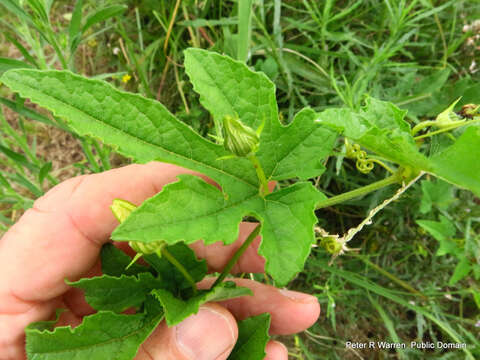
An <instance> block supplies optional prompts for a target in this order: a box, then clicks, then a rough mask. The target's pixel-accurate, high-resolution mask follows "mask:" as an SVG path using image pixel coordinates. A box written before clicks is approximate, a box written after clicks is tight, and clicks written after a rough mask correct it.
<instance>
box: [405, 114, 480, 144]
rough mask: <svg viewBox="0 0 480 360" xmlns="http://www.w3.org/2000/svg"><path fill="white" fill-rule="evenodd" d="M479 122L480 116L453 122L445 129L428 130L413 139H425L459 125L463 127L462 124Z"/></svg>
mask: <svg viewBox="0 0 480 360" xmlns="http://www.w3.org/2000/svg"><path fill="white" fill-rule="evenodd" d="M479 122H480V117H478V118H476V119H473V120H470V121H465V122H460V123H457V124H453V125H451V126H448V127H445V128H443V129H440V130H436V131H432V132H428V133H426V134H423V135H419V136H415V137H414V138H413V139H414V140H420V139H424V138H427V137H431V136H434V135H438V134H441V133H444V132H447V131H450V130H453V129H456V128H459V127H462V126H465V125H472V124H475V123H479Z"/></svg>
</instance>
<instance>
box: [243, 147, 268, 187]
mask: <svg viewBox="0 0 480 360" xmlns="http://www.w3.org/2000/svg"><path fill="white" fill-rule="evenodd" d="M248 159H249V160H250V161H251V162H252V164H253V167H254V168H255V171H256V172H257V176H258V180H260V183H261V184H262V188H261V189H260V194H261V195H262V196H265V195H268V194H269V193H270V191H269V189H268V180H267V177H266V176H265V173H264V172H263V168H262V164H260V161H259V160H258V158H257V157H256V156H255V155H251V156H249V157H248Z"/></svg>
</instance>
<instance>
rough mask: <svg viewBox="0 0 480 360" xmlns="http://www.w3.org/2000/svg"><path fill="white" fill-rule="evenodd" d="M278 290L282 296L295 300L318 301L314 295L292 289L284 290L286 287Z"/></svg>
mask: <svg viewBox="0 0 480 360" xmlns="http://www.w3.org/2000/svg"><path fill="white" fill-rule="evenodd" d="M279 291H280V293H281V294H282V295H283V296H285V297H287V298H289V299H290V300H293V301H295V302H301V303H312V302H314V301H318V300H317V298H316V297H315V296H312V295H308V294H304V293H301V292H298V291H292V290H286V289H281V290H279Z"/></svg>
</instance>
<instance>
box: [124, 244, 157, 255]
mask: <svg viewBox="0 0 480 360" xmlns="http://www.w3.org/2000/svg"><path fill="white" fill-rule="evenodd" d="M128 245H130V247H131V248H132V249H133V250H135V251H136V252H137V253H140V254H153V253H161V251H162V248H163V247H164V246H165V245H166V243H165V241H154V242H150V243H144V242H140V241H129V242H128Z"/></svg>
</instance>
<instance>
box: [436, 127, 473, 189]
mask: <svg viewBox="0 0 480 360" xmlns="http://www.w3.org/2000/svg"><path fill="white" fill-rule="evenodd" d="M479 159H480V128H479V127H476V126H471V127H469V128H468V129H466V130H465V132H464V133H463V134H462V135H461V136H460V137H459V138H458V139H457V141H455V143H454V144H453V145H451V146H449V147H448V148H446V149H445V150H443V151H441V152H439V153H437V154H435V155H434V156H433V157H432V158H431V159H430V160H431V162H432V164H433V170H432V173H433V174H434V175H437V176H439V177H441V178H443V179H445V180H447V181H449V182H451V183H453V184H455V185H458V186H460V187H463V188H467V189H469V190H471V191H473V192H474V193H475V194H476V195H477V196H480V161H479Z"/></svg>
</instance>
